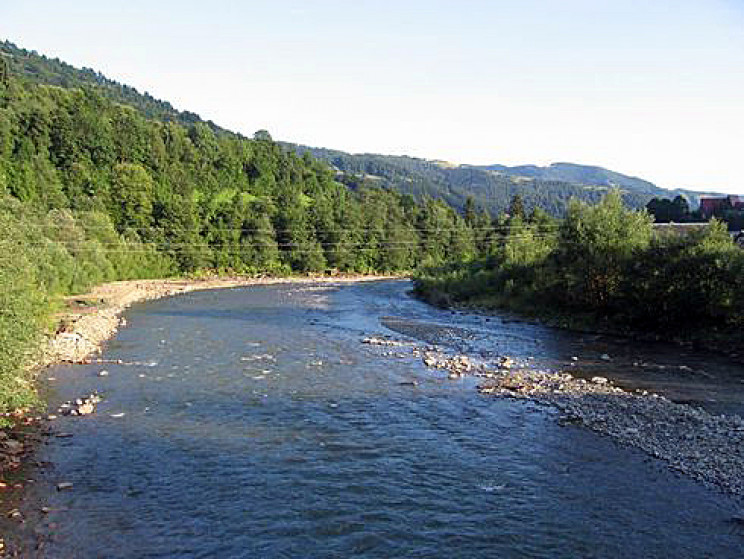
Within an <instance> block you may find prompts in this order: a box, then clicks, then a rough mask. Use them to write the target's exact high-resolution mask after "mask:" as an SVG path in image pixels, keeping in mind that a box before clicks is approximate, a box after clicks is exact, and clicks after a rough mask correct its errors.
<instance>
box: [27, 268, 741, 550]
mask: <svg viewBox="0 0 744 559" xmlns="http://www.w3.org/2000/svg"><path fill="white" fill-rule="evenodd" d="M409 289H410V284H409V283H408V282H405V281H392V282H391V281H388V282H380V283H374V284H357V285H346V286H328V285H325V286H311V287H308V286H263V287H251V288H236V289H229V290H221V291H205V292H195V293H190V294H187V295H183V296H179V297H175V298H171V299H163V300H160V301H155V302H149V303H147V304H142V305H138V306H135V307H134V308H132V309H131V310H130V311H129V312H128V313H127V314H126V318H127V321H128V323H129V326H128V327H127V328H125V329H123V330H122V331H121V332H120V333H119V334H118V336H117V337H116V338H115V339H114V340H113V341H112V342H111V343H110V344H109V345H108V347H107V349H106V351H105V354H104V357H105V358H106V359H111V360H116V359H121V360H123V361H124V362H125V363H130V364H122V365H90V366H69V367H57V368H55V369H50V370H49V371H48V372H47V376H49V377H52V378H54V379H56V380H53V381H50V382H49V386H50V394H49V397H50V399H51V401H52V403H53V408H55V407H56V405H58V404H59V403H60V402H64V401H66V400H70V399H74V398H76V397H79V396H81V395H85V394H89V393H91V391H98V392H100V394H102V395H103V397H104V400H103V402H102V403H101V404H100V405H99V406H98V409H97V413H96V414H95V415H93V416H89V417H83V418H77V417H62V418H60V419H57V420H55V421H54V422H53V429H54V432H55V433H57V434H59V433H67V434H71V435H72V436H71V437H65V438H59V437H56V436H52V437H49V438H48V439H47V440H46V443H45V444H44V445H42V447H41V448H40V450H39V452H38V455H37V459H38V460H39V461H40V462H41V464H42V465H41V466H40V467H39V468H38V469H37V470H36V471H35V472H34V477H35V478H36V483H34V484H31V485H30V486H29V487H30V489H28V490H27V495H26V497H25V500H24V503H23V505H22V507H21V508H22V511H23V513H24V515H25V517H26V521H25V523H24V524H23V526H22V527H21V528H19V531H18V534H16V536H17V537H18V538H20V539H25V541H26V542H27V544H28V545H29V546H31V547H29V551H28V554H29V555H32V556H38V557H53V558H58V557H70V558H87V557H106V558H116V557H135V558H146V557H152V558H154V557H205V558H207V557H210V558H211V557H219V558H225V557H256V558H263V557H267V558H268V557H302V558H315V557H339V558H346V557H446V558H457V557H463V558H475V557H570V558H577V557H680V558H681V557H741V556H742V553H743V550H744V528H742V526H741V524H740V523H737V522H735V521H733V520H732V519H733V518H734V517H737V516H740V515H741V514H742V513H741V503H739V502H737V501H736V500H735V499H733V498H731V497H727V496H725V495H721V494H719V493H718V492H716V491H715V490H712V489H709V488H706V487H704V486H702V485H700V484H698V483H695V482H693V481H691V480H689V479H686V478H682V477H679V476H678V475H677V474H674V473H672V472H671V471H669V470H667V469H666V468H665V467H664V465H663V464H661V463H659V462H657V461H654V460H652V459H650V458H648V457H646V456H645V455H643V454H641V453H640V452H638V451H635V450H632V449H627V448H621V447H619V446H617V445H615V444H614V443H613V442H612V441H611V440H609V439H606V438H603V437H600V436H599V435H596V434H594V433H592V432H588V431H585V430H583V429H581V428H579V427H562V426H559V425H558V423H557V421H556V419H557V415H556V413H555V412H553V411H551V410H550V409H548V408H544V407H539V406H537V405H535V404H532V403H529V402H520V401H512V400H499V399H493V398H490V397H487V396H482V395H479V394H478V393H477V391H476V390H475V389H474V386H475V383H476V381H475V380H474V379H467V378H465V379H461V380H456V381H453V380H448V379H447V376H446V374H445V373H443V372H440V371H432V370H428V369H426V368H425V367H424V366H423V364H422V363H421V360H420V359H418V358H414V357H412V356H406V355H404V354H403V353H401V355H402V356H400V357H399V356H397V353H396V355H393V356H390V355H386V353H388V348H385V347H382V348H381V347H376V346H370V345H366V344H362V343H361V339H362V338H363V337H365V336H369V335H387V336H390V337H395V338H398V339H408V340H414V341H416V342H418V343H421V344H422V345H427V344H438V345H440V346H441V347H443V348H445V349H448V350H452V351H466V352H468V353H470V354H472V355H476V356H482V357H485V358H488V357H490V356H492V355H497V354H508V355H512V356H515V357H517V358H520V359H524V360H527V361H529V362H531V363H533V364H534V366H536V367H551V368H562V367H566V368H572V370H574V372H576V373H577V374H587V375H592V374H596V373H597V371H602V372H604V373H605V375H606V376H610V377H613V378H617V379H619V381H620V382H621V383H622V384H624V385H626V386H628V387H632V388H640V389H646V388H654V389H658V390H661V391H662V392H665V393H666V394H668V395H670V397H674V398H677V399H680V400H685V401H690V402H694V403H696V404H699V405H704V406H707V407H709V408H710V409H711V410H713V411H716V412H717V413H718V412H720V411H725V412H727V413H738V412H739V411H740V410H741V402H742V401H744V394H743V393H744V384H742V382H741V379H744V373H743V372H742V371H741V370H740V369H737V368H736V367H734V366H733V365H732V364H731V363H728V362H726V361H725V360H718V359H716V358H714V357H711V356H703V355H697V354H693V353H692V352H689V353H688V354H684V353H683V352H681V351H680V349H679V348H675V347H667V346H659V345H655V346H649V345H647V346H640V345H638V344H631V343H628V342H624V341H622V340H608V339H606V338H602V337H597V336H582V335H578V334H571V333H565V332H558V331H555V330H550V329H547V328H542V327H540V326H537V325H534V324H530V323H526V322H519V321H515V320H509V319H506V318H503V317H501V318H500V317H490V318H486V317H480V316H476V315H469V314H464V313H456V314H452V313H450V312H448V311H443V310H438V309H433V308H431V307H428V306H426V305H424V304H422V303H420V302H418V301H416V300H414V299H412V298H410V297H409V296H408V295H407V291H408V290H409ZM406 336H408V337H406ZM414 337H415V338H414ZM602 354H608V355H609V356H610V359H611V361H610V362H607V361H604V360H602V359H601V356H602ZM573 357H577V358H578V359H577V360H573V359H572V358H573ZM530 358H532V359H530ZM131 363H135V364H131ZM680 366H682V367H683V368H682V369H680V368H679V367H680ZM102 369H105V370H107V371H108V373H109V375H108V376H105V377H101V376H99V372H100V371H101V370H102ZM704 386H706V387H708V388H706V389H703V387H704ZM711 387H712V388H711ZM122 414H124V415H122ZM60 482H71V483H73V484H74V485H73V488H72V489H70V490H65V491H57V490H56V485H57V484H58V483H60ZM42 506H44V507H48V508H49V509H51V510H50V512H47V513H42V512H39V510H40V508H41V507H42Z"/></svg>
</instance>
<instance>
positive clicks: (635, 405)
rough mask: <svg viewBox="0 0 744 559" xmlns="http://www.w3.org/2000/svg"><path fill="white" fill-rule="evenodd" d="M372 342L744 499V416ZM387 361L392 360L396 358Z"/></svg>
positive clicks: (516, 364)
mask: <svg viewBox="0 0 744 559" xmlns="http://www.w3.org/2000/svg"><path fill="white" fill-rule="evenodd" d="M364 343H366V344H370V345H378V346H382V347H384V348H390V347H394V348H396V349H397V350H398V351H401V350H408V351H409V352H410V353H409V355H410V356H412V357H415V358H419V359H421V360H422V362H423V364H424V365H425V366H426V367H428V368H430V369H436V370H440V371H442V372H443V373H446V374H447V375H448V377H449V378H451V379H455V378H460V377H462V376H475V377H480V378H482V379H483V381H482V382H481V384H480V385H479V386H478V390H479V392H480V393H482V394H487V395H490V396H493V397H506V398H515V399H525V400H531V401H534V402H538V403H541V404H546V405H550V406H553V407H554V408H556V409H557V410H558V411H559V413H560V415H559V422H560V423H561V424H562V425H577V426H583V427H586V428H589V429H591V430H592V431H595V432H597V433H600V434H603V435H607V436H610V437H612V438H613V439H614V440H616V441H617V442H618V443H620V444H623V445H627V446H631V447H635V448H638V449H640V450H642V451H643V452H645V453H647V454H649V455H650V456H653V457H654V458H657V459H659V460H663V461H665V462H666V463H667V464H668V465H669V467H670V468H672V469H674V470H676V471H679V472H681V473H683V474H686V475H688V476H691V477H693V478H695V479H697V480H699V481H701V482H703V483H706V484H709V485H712V486H715V487H718V488H720V489H722V490H723V491H724V492H727V493H730V494H734V495H738V496H744V420H743V419H742V418H741V417H739V416H724V415H713V414H711V413H709V412H707V411H705V410H703V409H700V408H697V407H693V406H690V405H687V404H678V403H675V402H672V401H671V400H669V399H667V398H665V397H663V396H660V395H658V394H652V393H648V392H642V393H631V392H627V391H625V390H623V389H621V388H619V387H616V386H613V384H612V382H611V381H610V380H609V379H607V378H604V377H599V376H597V377H594V378H592V379H591V380H585V379H580V378H574V377H573V376H572V375H570V374H567V373H561V372H552V371H544V370H534V369H532V368H530V365H531V362H530V360H522V361H519V360H515V359H512V358H510V357H507V356H502V357H500V358H499V359H497V360H495V361H483V360H477V359H473V358H471V357H469V356H466V355H451V354H447V353H445V352H444V351H443V350H442V349H441V348H439V347H436V346H428V347H426V346H424V347H422V346H418V345H416V344H412V343H411V342H410V341H399V340H392V339H390V338H386V337H378V338H366V339H365V340H364ZM383 355H389V356H392V355H393V352H384V353H383ZM396 356H397V357H401V355H398V354H396Z"/></svg>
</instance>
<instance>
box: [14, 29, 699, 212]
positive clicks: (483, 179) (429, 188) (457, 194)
mask: <svg viewBox="0 0 744 559" xmlns="http://www.w3.org/2000/svg"><path fill="white" fill-rule="evenodd" d="M0 55H2V56H3V57H4V58H5V60H6V61H7V62H8V65H9V67H10V70H11V72H12V73H13V74H14V75H18V76H22V77H24V78H25V79H26V80H28V81H31V82H33V83H38V84H45V85H57V86H61V87H65V88H69V87H88V88H91V89H93V90H94V91H96V93H98V94H99V95H101V96H102V97H104V98H107V99H110V100H112V101H114V102H116V103H120V104H126V105H130V106H132V107H135V108H136V109H138V111H139V112H140V113H141V114H142V115H144V116H145V117H147V118H151V119H157V120H160V121H163V122H169V121H174V122H178V123H181V124H184V125H187V126H188V125H192V124H196V123H204V124H206V125H207V126H208V127H209V128H211V129H212V130H213V131H215V132H217V133H228V132H226V131H225V130H223V129H221V128H220V127H219V126H217V125H216V124H214V123H213V122H211V121H203V120H202V119H201V117H199V115H196V114H194V113H191V112H188V111H179V110H177V109H175V108H174V107H172V106H171V105H170V103H168V102H167V101H161V100H158V99H155V98H153V97H152V96H151V95H149V94H147V93H140V92H138V91H137V90H136V89H134V88H132V87H130V86H127V85H125V84H120V83H118V82H116V81H114V80H111V79H108V78H107V77H105V76H104V75H102V74H101V73H100V72H97V71H95V70H92V69H90V68H83V69H77V68H75V67H73V66H71V65H69V64H66V63H65V62H62V61H60V60H58V59H56V58H55V59H52V58H48V57H46V56H44V55H41V54H38V53H36V52H34V51H28V50H25V49H21V48H19V47H17V46H16V45H14V44H12V43H10V42H8V41H5V42H0ZM228 134H232V133H228ZM237 136H238V137H240V135H239V134H237ZM283 145H285V146H287V147H289V148H291V149H293V150H295V151H296V152H297V153H298V154H299V155H302V154H303V153H304V152H306V151H309V152H310V153H311V154H312V155H313V156H314V157H315V158H318V159H321V160H323V161H326V162H328V163H329V164H331V165H332V166H333V167H334V168H335V169H336V170H337V171H338V173H339V174H338V176H337V177H336V179H337V180H339V181H341V182H343V183H345V184H348V185H358V184H362V183H364V182H366V183H367V184H372V185H377V186H386V187H389V188H392V189H395V190H397V191H399V192H401V193H404V194H410V195H412V196H414V197H415V198H416V199H417V200H423V199H425V198H426V197H431V198H436V199H441V200H445V201H446V202H447V203H448V204H450V205H452V206H453V207H455V208H456V209H458V210H460V211H463V210H464V208H465V204H466V202H467V200H468V198H470V197H472V198H473V201H474V202H475V205H476V206H477V207H481V208H484V209H487V210H488V211H489V212H490V213H491V214H492V215H496V214H498V213H501V212H503V211H505V210H506V209H507V208H508V206H509V203H510V201H511V199H512V197H513V196H514V195H515V194H519V195H520V196H521V197H522V198H523V200H524V203H525V207H526V208H527V209H528V211H531V210H532V209H533V208H535V207H539V208H541V209H544V210H545V211H547V212H548V213H549V214H551V215H555V216H560V215H563V214H564V213H565V211H566V208H567V205H568V202H569V200H570V199H571V198H572V197H574V198H577V199H579V200H583V201H587V202H596V201H598V200H600V199H601V198H602V196H603V195H604V194H606V193H607V191H608V190H609V189H610V188H612V187H618V188H620V189H621V190H622V192H623V200H624V202H625V203H626V204H628V205H629V206H631V207H634V208H642V207H644V206H645V205H646V204H647V203H648V202H649V201H650V200H651V199H652V198H654V197H659V198H670V199H671V198H674V197H675V196H677V195H678V194H683V195H685V196H687V197H688V199H689V200H690V203H691V205H692V206H696V205H697V200H698V197H699V195H700V193H698V192H694V191H686V190H685V191H683V190H674V191H669V190H665V189H662V188H659V187H657V186H656V185H654V184H652V183H650V182H648V181H644V180H642V179H638V178H635V177H629V176H627V175H623V174H621V173H616V172H613V171H610V170H607V169H602V168H601V167H593V166H587V165H576V164H572V163H556V164H554V165H551V166H549V167H538V166H535V165H522V166H517V167H507V166H504V165H489V166H475V165H449V164H445V163H441V162H434V161H429V160H425V159H417V158H413V157H400V156H387V155H378V154H354V155H352V154H349V153H345V152H342V151H338V150H331V149H323V148H314V147H308V146H298V145H294V144H283Z"/></svg>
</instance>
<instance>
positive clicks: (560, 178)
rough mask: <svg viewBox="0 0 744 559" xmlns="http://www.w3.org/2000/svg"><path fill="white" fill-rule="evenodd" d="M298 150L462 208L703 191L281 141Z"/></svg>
mask: <svg viewBox="0 0 744 559" xmlns="http://www.w3.org/2000/svg"><path fill="white" fill-rule="evenodd" d="M286 145H287V146H288V147H290V148H292V149H294V150H296V151H297V152H299V153H303V152H306V151H307V152H309V153H310V154H311V155H313V156H314V157H316V158H318V159H322V160H324V161H327V162H328V163H330V164H331V165H332V166H333V167H334V168H335V169H336V170H337V172H338V173H339V175H347V176H348V175H355V176H357V177H359V178H361V179H364V180H366V181H373V182H377V183H379V184H382V185H384V186H387V187H389V188H394V189H397V190H401V191H403V192H405V193H407V194H412V195H413V196H416V197H422V196H431V197H435V198H442V199H444V200H446V201H447V202H448V203H450V204H452V205H454V206H456V207H460V208H462V207H463V206H464V205H465V201H466V200H467V198H468V197H469V196H472V197H473V199H474V201H475V202H476V204H478V205H480V206H482V207H485V208H488V209H489V210H490V211H491V212H493V213H497V212H501V211H504V210H505V209H506V208H507V207H508V206H509V202H510V200H511V198H512V196H513V195H514V194H520V195H521V196H522V197H523V199H524V202H525V206H526V207H527V209H528V210H529V209H531V208H533V207H536V206H538V207H541V208H543V209H545V210H546V211H548V212H549V213H551V214H554V215H560V214H562V213H563V212H564V211H565V208H566V205H567V204H568V201H569V200H570V199H571V198H578V199H580V200H585V201H588V202H594V201H597V200H598V199H599V198H601V197H602V196H603V195H604V193H605V192H607V190H608V189H610V188H619V189H620V190H621V192H622V194H623V199H624V200H625V202H626V203H627V204H628V205H630V206H632V207H636V208H640V207H643V206H645V205H646V204H647V203H648V201H649V200H651V199H652V198H654V197H661V198H674V197H675V196H677V195H678V194H684V195H685V196H687V197H688V198H689V200H690V203H691V205H692V206H697V204H698V200H699V197H700V195H702V194H703V193H701V192H695V191H689V190H668V189H664V188H660V187H658V186H656V185H655V184H653V183H651V182H649V181H646V180H643V179H640V178H636V177H631V176H628V175H623V174H621V173H617V172H615V171H610V170H608V169H603V168H602V167H594V166H588V165H577V164H573V163H555V164H553V165H550V166H549V167H539V166H536V165H522V166H517V167H507V166H505V165H487V166H479V165H459V164H454V163H449V162H445V161H432V160H428V159H419V158H415V157H406V156H394V155H380V154H369V153H364V154H350V153H346V152H343V151H339V150H332V149H326V148H313V147H308V146H301V145H295V144H286Z"/></svg>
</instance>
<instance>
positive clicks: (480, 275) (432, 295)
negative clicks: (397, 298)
mask: <svg viewBox="0 0 744 559" xmlns="http://www.w3.org/2000/svg"><path fill="white" fill-rule="evenodd" d="M652 223H653V219H652V218H651V216H649V215H648V213H646V212H644V211H635V210H631V209H628V208H626V207H625V206H624V205H623V203H622V200H621V198H620V196H619V194H618V193H617V192H612V193H610V194H608V195H607V197H605V198H604V200H603V201H602V202H600V203H599V204H596V205H590V204H586V203H582V202H578V201H574V202H573V203H572V204H571V205H570V206H569V210H568V213H567V215H566V218H565V219H564V220H563V221H561V222H560V223H553V224H550V223H537V222H531V221H530V220H523V219H521V218H519V217H514V218H512V219H511V220H510V223H509V227H508V228H506V229H505V232H504V234H503V238H502V241H501V242H498V243H493V244H492V250H491V253H490V254H489V255H488V256H487V257H484V258H482V259H477V260H475V261H473V262H471V263H469V264H467V265H462V264H450V265H446V266H444V267H439V268H435V269H429V270H426V271H424V272H421V273H420V274H419V277H418V278H417V290H418V291H419V293H421V294H422V295H423V296H425V297H426V298H427V299H428V300H430V301H432V302H434V303H438V304H440V305H449V304H457V303H469V304H473V305H476V306H483V307H491V308H507V309H511V310H515V311H520V312H526V313H529V314H533V315H538V316H544V317H545V316H547V317H551V318H554V319H557V320H558V321H559V323H562V324H572V325H576V326H590V327H596V326H600V327H603V328H608V329H611V330H624V331H633V332H646V333H652V334H655V335H659V336H661V337H664V338H666V339H671V338H673V337H675V336H680V337H682V338H685V337H687V338H693V339H700V340H703V341H705V340H706V339H708V340H714V339H715V338H716V337H717V336H719V337H720V338H721V339H725V340H732V341H734V342H736V344H738V345H741V343H742V341H744V337H743V336H742V334H741V328H742V326H744V251H742V250H741V249H740V248H738V247H737V246H736V245H735V244H734V243H733V242H732V239H731V236H730V235H729V234H728V232H727V230H726V227H725V224H723V223H722V222H720V221H715V220H714V221H713V222H711V223H710V224H709V225H708V226H707V227H700V228H698V229H697V230H692V231H691V232H689V233H688V234H679V233H677V232H674V230H669V231H667V232H664V231H660V230H657V229H655V228H654V227H653V225H652Z"/></svg>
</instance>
